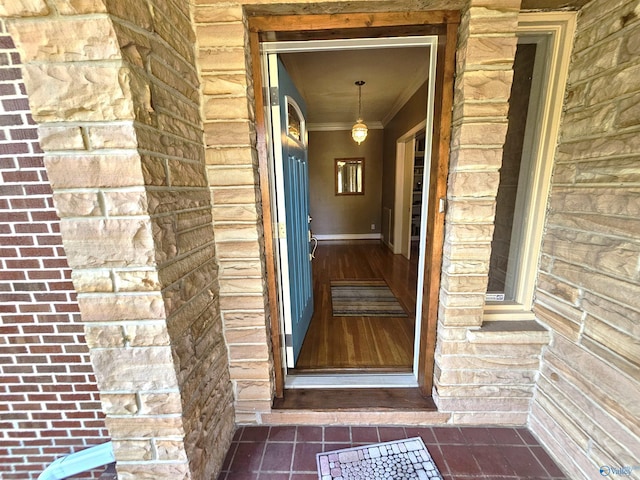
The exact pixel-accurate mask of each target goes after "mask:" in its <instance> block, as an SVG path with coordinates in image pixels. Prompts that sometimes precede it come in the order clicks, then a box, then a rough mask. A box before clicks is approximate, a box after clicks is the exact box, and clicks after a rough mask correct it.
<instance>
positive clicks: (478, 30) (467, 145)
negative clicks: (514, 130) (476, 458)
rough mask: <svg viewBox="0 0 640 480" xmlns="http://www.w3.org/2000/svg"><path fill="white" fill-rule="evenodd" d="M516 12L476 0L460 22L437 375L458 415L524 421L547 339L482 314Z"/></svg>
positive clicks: (530, 327)
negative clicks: (485, 318)
mask: <svg viewBox="0 0 640 480" xmlns="http://www.w3.org/2000/svg"><path fill="white" fill-rule="evenodd" d="M519 11H520V1H519V0H513V1H502V2H492V1H485V0H472V1H471V2H469V6H468V8H467V9H466V10H465V12H464V14H463V17H462V22H461V25H460V30H459V45H458V53H457V67H456V82H455V93H454V111H453V130H452V142H451V163H450V173H449V185H448V191H447V201H448V210H447V217H446V232H445V244H444V255H443V265H442V269H443V271H442V285H441V293H440V309H439V316H438V317H439V318H438V333H437V335H438V340H437V345H436V357H435V378H434V398H435V399H436V402H437V404H438V409H439V411H441V412H450V413H451V422H453V423H476V424H483V423H485V424H518V425H523V424H525V423H526V421H527V416H528V412H529V405H530V400H531V397H532V395H533V389H534V385H535V379H536V375H537V373H536V372H537V369H538V365H539V361H540V353H541V348H542V346H543V345H544V344H545V343H546V342H548V335H547V334H546V332H544V331H543V330H542V329H541V328H540V327H539V326H538V325H537V324H535V322H532V321H531V322H527V321H508V320H506V321H493V322H487V321H484V306H485V294H486V291H487V283H488V272H489V260H490V255H491V240H492V237H493V231H494V225H493V222H494V216H495V205H496V195H497V190H498V183H499V180H500V176H499V175H500V174H499V170H500V167H501V162H502V150H503V144H504V141H505V135H506V132H507V113H508V109H509V104H508V100H509V95H510V91H511V83H512V79H513V61H514V57H515V51H516V36H515V32H516V29H517V24H518V13H519ZM480 327H482V328H480Z"/></svg>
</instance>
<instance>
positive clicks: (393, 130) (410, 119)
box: [382, 59, 427, 235]
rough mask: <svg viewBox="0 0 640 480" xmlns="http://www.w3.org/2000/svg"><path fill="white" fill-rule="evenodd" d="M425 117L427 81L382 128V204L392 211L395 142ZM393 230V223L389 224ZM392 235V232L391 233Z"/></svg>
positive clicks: (393, 201)
mask: <svg viewBox="0 0 640 480" xmlns="http://www.w3.org/2000/svg"><path fill="white" fill-rule="evenodd" d="M426 61H427V59H425V62H426ZM426 118H427V82H425V83H423V84H422V85H421V86H420V88H419V89H418V90H417V91H416V92H415V93H414V94H413V95H412V97H411V98H410V99H409V101H408V102H407V103H405V104H404V106H403V107H402V108H401V109H400V110H399V111H398V113H396V115H395V116H394V117H393V118H392V119H391V120H390V121H389V123H388V124H387V125H386V126H385V129H384V161H383V177H384V179H385V181H384V184H383V185H382V206H383V207H387V208H389V209H391V211H393V208H394V206H395V205H394V204H395V180H396V142H397V141H398V138H400V137H401V136H402V135H404V134H405V133H407V132H408V131H409V130H410V129H411V128H413V127H415V126H416V125H417V124H419V123H420V122H422V121H424V120H425V119H426ZM391 232H393V225H392V226H391ZM392 235H393V233H392Z"/></svg>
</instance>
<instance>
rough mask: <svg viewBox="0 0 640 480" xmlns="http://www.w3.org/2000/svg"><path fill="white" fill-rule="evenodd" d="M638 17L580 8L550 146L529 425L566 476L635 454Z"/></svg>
mask: <svg viewBox="0 0 640 480" xmlns="http://www.w3.org/2000/svg"><path fill="white" fill-rule="evenodd" d="M639 17H640V3H639V2H638V1H626V0H618V1H614V2H605V1H601V0H595V1H593V2H590V3H589V4H587V5H586V6H585V7H584V8H583V9H582V11H581V12H580V14H579V16H578V25H577V32H576V38H575V44H574V50H573V56H572V61H571V67H570V72H569V79H568V87H567V95H566V100H565V112H564V117H563V120H562V126H561V129H560V142H559V145H558V149H557V153H556V165H555V171H554V176H553V183H552V190H551V199H550V204H549V215H548V220H547V225H546V236H545V238H544V243H543V256H542V262H541V271H540V274H539V280H538V288H537V292H536V302H535V307H534V308H535V312H536V314H537V316H538V318H539V319H540V320H541V321H542V322H544V323H545V324H547V325H548V326H549V328H550V329H551V330H552V332H553V341H552V343H551V345H550V346H549V348H548V349H547V350H546V351H545V354H544V357H543V359H542V364H541V372H540V379H539V381H538V388H537V390H536V395H535V398H534V402H533V406H532V411H531V417H530V426H531V428H532V430H533V432H534V433H535V434H536V435H537V436H538V437H539V438H540V439H541V440H542V442H543V444H544V445H545V446H546V447H547V448H548V449H549V450H550V451H551V452H552V454H553V456H554V457H555V459H556V461H557V462H558V463H559V464H560V465H561V466H562V467H563V468H564V470H565V471H566V472H567V473H568V476H569V477H570V478H585V479H586V478H596V477H599V476H600V473H599V472H600V467H602V466H605V467H611V468H621V467H625V466H629V467H634V466H637V465H638V455H639V454H640V435H639V434H638V432H640V423H639V422H638V419H639V418H640V410H639V407H638V402H637V399H638V398H640V348H639V346H638V338H639V334H640V330H639V329H638V325H639V324H640V303H639V302H638V298H639V294H640V270H639V267H638V265H639V261H640V240H639V238H640V223H639V221H638V218H639V215H640V210H639V205H638V198H639V193H640V191H639V190H638V183H637V182H638V178H639V176H638V175H639V173H640V167H639V166H638V155H639V154H640V142H639V141H638V139H640V108H639V105H640V83H638V72H640V57H638V55H637V52H638V47H640V41H639V39H640V21H639ZM638 472H639V470H637V469H636V470H633V471H631V472H630V473H631V474H630V475H629V476H630V478H640V475H639V473H638ZM605 473H606V472H605Z"/></svg>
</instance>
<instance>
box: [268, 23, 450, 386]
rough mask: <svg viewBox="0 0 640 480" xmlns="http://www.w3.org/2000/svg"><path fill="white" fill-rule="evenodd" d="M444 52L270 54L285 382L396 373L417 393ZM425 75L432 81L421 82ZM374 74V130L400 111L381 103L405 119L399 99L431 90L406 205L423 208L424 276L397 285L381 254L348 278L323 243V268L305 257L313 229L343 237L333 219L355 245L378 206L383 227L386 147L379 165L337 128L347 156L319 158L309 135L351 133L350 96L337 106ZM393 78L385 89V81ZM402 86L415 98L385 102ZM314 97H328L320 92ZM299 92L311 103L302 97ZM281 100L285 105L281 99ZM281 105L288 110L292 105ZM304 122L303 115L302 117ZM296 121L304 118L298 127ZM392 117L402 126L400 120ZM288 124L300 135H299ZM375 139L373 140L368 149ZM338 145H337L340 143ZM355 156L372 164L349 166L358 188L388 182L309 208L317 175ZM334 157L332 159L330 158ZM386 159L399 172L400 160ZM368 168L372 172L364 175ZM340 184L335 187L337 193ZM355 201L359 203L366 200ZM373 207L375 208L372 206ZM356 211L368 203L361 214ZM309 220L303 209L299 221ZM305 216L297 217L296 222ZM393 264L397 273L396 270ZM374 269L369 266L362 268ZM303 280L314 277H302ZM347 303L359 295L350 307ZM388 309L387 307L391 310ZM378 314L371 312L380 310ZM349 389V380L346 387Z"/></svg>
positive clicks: (400, 44)
mask: <svg viewBox="0 0 640 480" xmlns="http://www.w3.org/2000/svg"><path fill="white" fill-rule="evenodd" d="M437 43H438V38H437V36H433V35H432V36H411V37H389V38H381V39H358V40H357V41H352V40H310V41H305V42H287V41H285V42H272V43H269V44H266V45H263V58H264V62H263V64H264V65H265V66H266V71H267V72H268V82H269V91H270V92H271V108H270V116H269V119H270V122H269V124H270V125H271V132H272V141H271V142H270V147H271V149H270V151H271V153H272V168H271V173H272V178H273V179H274V181H273V182H272V190H273V198H274V199H275V206H276V222H277V224H278V225H279V227H278V228H279V232H281V234H280V235H279V239H278V243H277V246H278V248H277V249H276V256H277V260H278V262H277V264H278V266H279V274H280V275H279V277H278V280H279V295H280V298H281V299H282V301H281V303H280V305H281V309H280V314H281V319H282V321H281V328H282V329H283V330H284V332H285V344H284V349H283V356H284V358H285V359H286V366H287V372H286V373H287V374H286V382H285V383H286V385H287V386H290V387H293V386H304V385H310V384H313V385H316V384H317V381H318V378H317V377H318V375H319V374H323V375H325V377H326V378H324V379H323V382H325V383H331V384H336V385H340V386H342V385H343V384H344V383H345V381H344V380H345V379H344V378H342V377H341V376H340V374H350V375H354V374H358V375H360V376H365V375H366V377H365V378H360V379H359V380H360V381H361V382H364V381H366V382H368V383H367V386H371V387H373V386H378V385H384V384H385V383H386V382H387V381H388V380H389V379H388V378H387V377H388V376H389V375H390V374H394V375H395V381H396V383H397V384H398V385H402V386H417V376H416V375H415V371H416V369H417V357H416V356H415V355H413V351H414V350H415V349H416V348H415V345H414V344H415V339H417V338H419V333H420V325H421V323H420V320H421V314H422V312H421V310H420V309H419V308H416V307H418V306H420V305H421V303H422V288H421V287H422V286H423V285H424V279H423V275H424V268H423V267H421V266H422V265H424V255H425V248H424V246H425V242H426V223H423V222H421V219H424V218H426V215H424V216H423V215H421V211H420V210H421V208H422V207H424V208H426V206H427V202H422V201H421V198H422V195H423V188H422V187H423V186H424V185H428V184H429V173H430V169H425V168H424V166H425V165H430V164H431V151H432V148H431V144H430V140H431V138H432V134H431V132H432V125H433V110H434V108H433V106H434V91H435V68H436V52H437ZM398 60H402V61H403V62H405V64H406V63H407V61H408V62H409V63H408V65H407V67H408V68H407V71H405V72H403V71H401V67H402V62H399V61H398ZM394 61H395V63H396V65H395V68H389V65H388V64H390V63H393V62H394ZM381 63H382V64H385V66H384V67H383V68H379V65H380V64H381ZM328 66H332V67H333V68H332V69H331V70H330V72H331V73H330V74H328V75H327V74H326V73H325V74H324V78H322V80H321V81H320V82H316V83H314V81H315V80H317V79H318V77H322V76H323V73H322V69H325V71H326V68H327V67H328ZM368 70H373V71H368ZM411 72H413V73H414V75H415V77H416V78H415V79H413V78H412V76H411ZM420 72H422V73H423V75H424V76H425V77H426V78H422V76H421V75H420V74H419V73H420ZM367 75H368V76H370V77H372V81H370V82H369V83H370V84H375V82H376V81H377V82H378V84H379V85H380V86H381V87H384V88H380V87H379V88H378V90H377V91H376V90H373V89H370V90H369V92H370V93H369V97H368V98H370V100H369V105H368V106H369V112H368V115H369V118H368V119H367V122H369V124H372V123H382V122H379V121H378V117H379V116H380V115H384V116H385V117H387V118H391V117H392V116H393V112H391V113H388V112H386V110H387V109H388V108H389V107H388V106H387V105H386V104H385V101H386V103H387V104H389V103H390V100H393V103H391V104H390V107H391V108H392V109H393V108H395V109H396V110H401V109H402V108H403V106H404V105H403V103H402V101H404V102H407V101H411V100H410V99H412V98H413V96H414V94H415V91H414V89H415V85H416V84H417V85H418V88H421V87H423V88H424V90H425V91H426V99H424V100H425V102H424V103H425V104H426V105H424V113H423V115H424V116H426V120H425V121H424V122H423V123H424V128H423V130H422V131H420V132H418V138H419V139H421V141H420V144H421V145H422V147H421V155H420V158H419V162H420V164H421V165H422V167H421V168H419V169H418V170H417V171H416V170H415V168H414V164H415V163H417V162H415V161H414V162H412V165H411V172H412V173H411V184H412V185H411V187H410V188H409V191H410V192H412V193H411V197H412V198H411V199H410V202H411V203H413V204H415V207H411V208H417V214H416V215H415V216H414V218H413V219H411V218H410V219H409V222H413V225H411V230H412V232H411V233H410V235H409V237H410V238H409V243H411V242H412V241H413V242H414V243H415V245H416V254H417V256H418V262H417V264H416V266H417V269H416V270H415V271H414V275H416V276H415V277H414V278H406V277H405V278H403V279H402V280H401V281H398V280H397V279H395V277H394V276H393V270H394V268H393V262H391V263H392V264H389V262H388V261H387V262H385V261H378V262H377V265H376V267H377V268H371V267H372V265H371V263H372V262H373V261H374V259H373V258H370V257H374V256H375V254H374V252H373V250H369V257H368V256H367V255H363V256H362V261H361V262H358V263H357V265H356V264H353V262H352V267H351V268H349V267H348V263H347V262H345V263H344V264H343V265H342V267H341V268H336V267H338V265H336V262H335V261H334V262H329V259H332V258H333V259H334V260H335V259H336V257H337V252H338V250H339V246H329V245H327V246H324V245H322V246H321V247H320V249H319V250H320V251H319V252H318V255H321V257H322V258H318V259H316V261H315V262H314V255H313V254H309V251H310V249H311V247H310V245H309V243H310V242H311V241H312V240H313V239H314V237H313V234H312V228H318V229H320V228H324V229H325V230H323V231H322V233H323V234H325V235H326V234H327V233H331V231H332V230H333V231H334V232H335V230H336V225H335V224H336V223H339V222H337V221H336V219H339V218H340V217H343V220H346V221H345V223H346V225H345V227H346V228H347V230H346V232H345V231H344V230H342V231H340V232H338V233H346V234H347V235H353V234H352V233H351V232H353V230H352V229H353V228H354V227H353V226H352V225H351V224H354V223H357V222H358V221H359V220H360V217H362V216H363V215H367V213H364V212H367V209H369V210H370V209H371V208H372V207H373V212H372V213H373V215H375V216H373V217H372V218H374V219H375V218H377V221H376V220H374V223H372V226H373V225H375V223H378V224H379V223H380V222H379V218H380V215H381V211H382V201H381V196H380V195H379V194H377V195H376V192H380V191H381V190H383V188H384V182H385V180H384V179H383V178H382V175H381V173H382V171H383V170H384V161H385V159H384V158H376V157H379V156H381V157H384V155H383V153H384V150H385V149H384V139H383V145H382V148H381V151H379V152H377V153H378V155H376V152H375V151H372V150H371V149H364V148H363V146H361V145H360V144H358V146H357V147H356V146H354V145H353V143H352V142H351V139H350V136H349V135H348V133H349V132H348V131H346V132H345V131H344V130H342V131H340V130H339V128H340V124H339V123H338V125H337V127H336V129H337V131H338V132H339V136H338V138H340V139H342V138H344V139H345V140H346V145H344V146H343V147H342V149H333V148H332V147H330V146H327V145H325V144H323V145H322V148H321V150H318V148H316V149H315V150H314V149H312V148H311V144H312V143H313V142H314V136H313V135H312V133H313V132H309V130H310V128H309V127H310V125H311V124H312V122H313V121H314V120H315V122H316V123H320V124H322V125H325V126H326V125H327V124H328V123H329V122H327V121H326V120H334V119H337V120H343V119H344V120H346V122H345V123H346V125H347V126H349V125H350V122H349V120H350V115H351V112H350V111H349V110H350V109H347V111H346V112H344V111H343V108H342V107H343V105H344V103H348V99H349V96H350V93H351V92H349V91H348V90H347V97H346V98H345V99H341V98H334V97H339V96H340V94H341V87H342V86H343V85H344V86H349V84H350V83H352V82H351V80H352V79H353V78H356V77H357V76H360V77H362V76H367ZM385 75H386V76H388V77H389V79H381V78H382V77H384V76H385ZM405 78H411V81H410V82H409V83H408V85H407V87H406V88H405V90H406V89H409V90H408V94H407V95H405V98H404V99H403V98H402V95H397V94H395V93H393V94H392V95H391V96H388V97H389V99H388V100H387V99H386V98H384V96H385V95H387V94H388V92H390V91H392V90H393V88H394V87H396V88H399V87H400V85H402V86H403V87H404V86H405V85H403V84H402V80H403V79H405ZM342 80H344V81H342ZM307 83H312V84H313V85H314V87H313V88H314V91H313V92H310V89H309V88H308V85H307ZM356 83H357V82H356ZM405 84H406V81H405ZM318 89H321V90H320V92H318ZM301 91H304V92H306V93H307V94H306V95H303V94H301V93H300V92H301ZM276 92H277V93H276ZM276 94H277V95H278V99H274V96H275V95H276ZM317 97H319V98H317ZM398 99H400V102H399V101H398ZM295 102H297V103H295ZM303 102H304V103H305V104H306V107H307V108H305V112H304V113H301V112H302V111H301V109H300V108H295V109H291V108H290V107H289V105H288V104H289V103H291V104H293V105H301V104H303ZM284 103H287V105H286V106H285V105H284ZM372 104H373V105H372ZM398 104H400V105H399V107H397V106H396V105H398ZM359 107H360V105H359ZM376 109H378V110H380V112H376V113H377V115H378V117H375V116H374V117H373V118H372V116H373V115H374V113H373V112H372V111H375V110H376ZM292 110H293V111H292ZM314 110H315V111H314ZM318 111H322V113H320V112H318ZM300 115H303V117H301V118H297V117H299V116H300ZM292 117H296V119H295V120H292ZM393 119H394V120H395V116H393ZM391 121H393V120H391ZM292 122H293V126H291V124H292ZM372 141H373V140H369V143H371V142H372ZM427 141H429V144H428V147H429V148H425V145H427V143H426V142H427ZM331 143H337V144H339V143H341V142H340V140H338V139H336V140H334V142H331ZM415 144H416V142H415V140H414V148H413V150H412V151H415ZM365 145H367V143H365ZM293 148H296V149H298V150H300V149H304V152H300V153H298V154H296V156H295V158H294V157H293V156H292V155H291V150H292V149H293ZM356 151H362V152H367V155H368V156H369V157H370V158H369V159H368V160H366V164H365V158H364V157H362V158H360V159H356V158H351V159H350V160H351V161H352V163H353V161H355V160H358V161H359V163H358V168H359V170H358V171H359V172H361V174H360V175H358V178H360V179H362V178H364V179H366V180H370V179H371V178H374V177H378V178H379V182H380V183H379V184H378V185H373V187H374V188H371V186H372V185H371V184H369V185H367V184H366V182H365V183H363V184H362V185H361V187H362V188H360V189H359V191H356V192H353V195H350V196H344V194H343V193H340V192H339V191H338V189H337V187H336V191H335V194H334V195H333V196H331V195H330V193H333V192H332V191H330V192H327V193H328V194H327V195H325V196H324V197H323V198H322V199H321V201H316V202H314V201H313V199H311V201H310V196H311V195H310V192H311V191H312V190H313V188H312V186H311V185H310V183H311V181H312V180H313V178H310V177H311V176H310V171H311V170H312V169H311V165H317V164H325V165H326V166H327V168H326V169H327V170H328V171H329V172H331V173H332V174H333V168H332V167H333V164H332V162H331V158H330V157H332V156H334V155H339V156H340V157H345V156H349V155H350V154H352V152H356ZM330 152H333V153H330ZM313 153H315V158H314V154H313ZM327 156H328V157H329V158H326V157H327ZM339 160H342V162H343V163H344V158H342V159H336V163H335V164H336V165H338V164H339V163H340V162H339ZM372 160H374V161H372ZM375 160H377V161H375ZM387 160H388V162H389V163H391V164H392V165H393V163H394V160H395V159H393V158H392V159H387ZM414 160H415V159H414ZM292 162H293V163H295V164H296V165H297V166H296V167H289V166H288V165H289V164H291V163H292ZM376 164H377V165H376ZM365 165H366V168H367V174H366V175H363V174H364V171H365V170H364V168H365ZM376 167H377V170H378V175H372V174H371V172H372V171H375V170H376ZM292 168H293V170H292ZM321 169H322V168H319V169H316V170H321ZM290 171H295V172H301V173H296V174H295V175H293V174H291V173H289V172H290ZM416 172H417V174H416ZM340 173H341V172H340V171H339V170H338V168H337V167H336V169H335V175H337V176H339V175H340ZM342 173H343V174H344V172H342ZM299 175H306V178H304V179H300V178H298V176H299ZM414 177H415V178H414ZM318 181H319V183H323V184H324V188H326V187H327V185H326V184H327V183H328V184H329V185H328V186H329V187H330V186H331V183H332V182H323V181H322V178H318V179H317V181H316V182H315V183H318ZM391 183H392V182H391ZM341 184H342V183H341V182H338V180H336V182H335V185H336V186H340V185H341ZM319 187H320V188H321V187H322V186H319ZM415 190H417V193H416V194H414V193H413V192H414V191H415ZM372 192H373V194H372ZM358 193H359V194H360V195H361V196H362V197H363V198H361V199H358V198H356V197H355V195H357V194H358ZM358 200H361V201H360V202H358ZM375 200H378V202H379V203H377V204H376V202H375ZM326 203H331V204H333V208H332V209H329V213H328V215H327V210H328V209H327V208H325V207H324V204H326ZM358 203H359V204H360V205H361V206H360V208H359V209H358V207H359V205H358ZM362 207H365V208H362ZM301 210H304V211H302V212H301ZM349 210H352V211H351V212H350V211H349ZM372 213H368V214H369V215H371V214H372ZM300 215H301V217H300V219H298V220H296V219H295V218H294V217H298V216H300ZM318 217H320V218H318ZM312 219H313V220H312ZM282 226H284V232H282V230H283V227H282ZM282 233H284V234H282ZM356 235H357V234H356ZM356 235H354V236H356ZM339 236H340V235H338V237H339ZM411 237H413V238H411ZM378 243H380V242H378ZM305 245H306V247H305ZM342 246H345V245H342ZM380 246H382V245H380ZM315 247H316V244H314V250H315ZM409 248H410V247H409ZM325 249H330V250H333V251H334V253H335V254H334V255H331V254H329V255H327V254H325V255H322V253H323V250H325ZM363 249H364V246H362V245H359V246H356V245H351V248H350V250H351V252H352V253H351V256H352V257H357V256H358V253H357V252H358V251H363ZM383 257H384V255H380V256H379V258H383ZM405 257H406V258H407V259H408V258H409V253H408V252H406V253H405ZM321 260H324V261H321ZM395 264H396V265H397V264H398V262H395ZM367 266H368V267H369V268H359V267H367ZM407 266H408V265H407ZM307 271H308V277H305V273H307ZM394 280H395V281H394ZM309 283H313V284H314V288H313V291H312V292H311V293H310V294H309V295H308V296H306V293H304V292H303V290H305V288H304V285H307V284H309ZM314 294H315V295H314ZM301 295H305V298H304V299H301V298H299V297H300V296H301ZM346 295H351V297H349V298H348V299H347V297H346ZM398 297H400V299H402V301H403V302H402V303H404V308H400V307H402V306H403V305H402V303H400V299H399V298H398ZM385 299H389V301H388V302H385V303H384V306H383V300H385ZM339 301H340V302H343V301H344V302H347V301H348V302H349V307H348V310H346V311H336V304H337V302H339ZM303 304H304V305H306V306H307V307H308V306H309V305H311V306H312V310H313V313H312V314H310V315H312V317H311V318H309V317H308V316H304V313H305V312H304V311H303V307H302V305H303ZM392 304H395V305H397V306H398V308H397V310H394V309H390V310H387V307H389V308H391V307H390V305H392ZM371 305H374V306H375V311H374V309H372V308H371ZM309 330H311V334H309ZM305 374H306V375H305ZM308 374H314V376H315V377H316V378H311V379H310V378H309V376H308ZM350 381H352V379H349V382H350ZM349 382H346V383H347V384H348V383H349Z"/></svg>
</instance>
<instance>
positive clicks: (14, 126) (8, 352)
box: [0, 22, 108, 480]
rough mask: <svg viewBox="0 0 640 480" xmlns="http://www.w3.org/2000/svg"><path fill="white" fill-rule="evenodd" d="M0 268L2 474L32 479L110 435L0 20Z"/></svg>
mask: <svg viewBox="0 0 640 480" xmlns="http://www.w3.org/2000/svg"><path fill="white" fill-rule="evenodd" d="M0 270H1V271H0V315H1V321H0V477H1V478H2V479H3V480H10V479H20V480H25V479H35V478H37V476H38V475H39V474H40V472H42V470H43V469H44V468H45V466H46V465H48V464H49V463H51V462H52V461H53V460H54V459H55V458H57V457H59V456H61V455H65V454H68V453H70V452H72V451H77V450H80V449H82V448H84V447H87V446H89V445H94V444H99V443H103V442H105V441H107V440H108V438H107V435H108V433H107V431H106V429H105V426H104V421H103V416H102V413H101V406H100V401H99V396H98V389H97V387H96V382H95V378H94V375H93V369H92V367H91V363H90V361H89V350H88V348H87V345H86V343H85V339H84V333H83V327H82V324H81V323H80V320H81V319H80V314H79V310H78V303H77V301H76V293H75V291H74V288H73V285H72V283H71V280H70V275H71V270H70V269H69V267H68V265H67V259H66V256H65V252H64V249H63V247H62V239H61V237H60V220H59V218H58V216H57V214H56V211H55V209H54V208H53V199H52V193H51V187H50V185H49V182H48V180H47V174H46V171H45V169H44V165H43V156H42V151H41V149H40V145H39V143H38V132H37V128H36V125H35V122H34V121H33V119H32V118H31V114H30V111H29V104H28V101H27V96H26V93H25V87H24V84H23V82H22V75H21V71H20V56H19V54H18V51H17V50H16V48H15V46H14V44H13V41H12V39H11V37H10V36H9V35H8V34H7V33H6V32H5V28H4V24H3V23H2V22H0ZM77 478H92V474H91V473H89V474H87V475H84V476H83V477H77Z"/></svg>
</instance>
